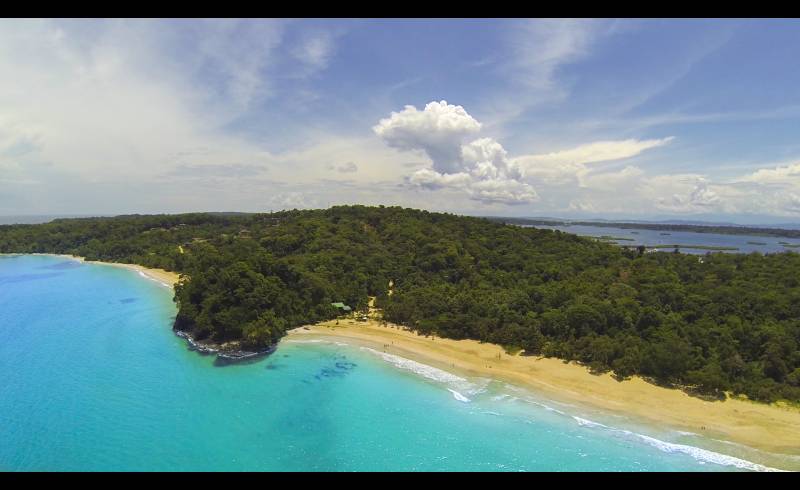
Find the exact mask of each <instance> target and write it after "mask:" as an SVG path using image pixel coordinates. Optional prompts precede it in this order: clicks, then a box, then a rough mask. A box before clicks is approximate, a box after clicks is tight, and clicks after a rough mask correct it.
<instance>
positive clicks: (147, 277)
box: [137, 271, 172, 288]
mask: <svg viewBox="0 0 800 490" xmlns="http://www.w3.org/2000/svg"><path fill="white" fill-rule="evenodd" d="M137 272H138V273H139V275H140V276H142V277H144V278H145V279H149V280H151V281H155V282H157V283H159V284H161V285H162V286H164V287H165V288H169V287H172V286H170V285H169V284H167V283H165V282H161V281H159V280H158V279H156V278H155V277H151V276H148V275H147V274H145V273H144V272H142V271H137Z"/></svg>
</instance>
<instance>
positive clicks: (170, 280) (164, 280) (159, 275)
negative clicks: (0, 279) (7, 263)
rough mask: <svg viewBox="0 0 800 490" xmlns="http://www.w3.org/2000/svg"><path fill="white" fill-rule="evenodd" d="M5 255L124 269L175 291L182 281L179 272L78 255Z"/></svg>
mask: <svg viewBox="0 0 800 490" xmlns="http://www.w3.org/2000/svg"><path fill="white" fill-rule="evenodd" d="M3 255H45V256H48V257H63V258H65V259H70V260H77V261H78V262H83V263H86V264H98V265H111V266H114V267H122V268H125V269H130V270H132V271H136V272H138V273H139V274H141V275H142V276H143V277H145V278H147V279H150V280H152V281H156V282H158V283H160V284H161V285H162V286H165V287H168V288H170V289H174V287H175V284H177V283H178V281H179V280H180V274H178V273H177V272H171V271H167V270H164V269H153V268H149V267H144V266H142V265H138V264H123V263H121V262H103V261H101V260H86V258H85V257H79V256H77V255H68V254H49V253H10V254H3Z"/></svg>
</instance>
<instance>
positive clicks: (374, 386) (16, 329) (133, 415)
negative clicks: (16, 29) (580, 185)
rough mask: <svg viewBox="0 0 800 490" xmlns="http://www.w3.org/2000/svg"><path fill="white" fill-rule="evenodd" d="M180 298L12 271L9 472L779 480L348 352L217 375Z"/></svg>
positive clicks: (655, 435)
mask: <svg viewBox="0 0 800 490" xmlns="http://www.w3.org/2000/svg"><path fill="white" fill-rule="evenodd" d="M171 296H172V294H171V291H170V290H169V289H167V288H164V287H163V286H162V285H160V284H159V283H157V282H155V281H150V280H147V279H143V278H142V277H141V276H140V275H138V274H137V273H136V272H133V271H130V270H126V269H121V268H116V267H109V266H102V265H93V264H81V263H78V262H73V261H68V260H65V259H63V258H58V257H47V256H0V393H1V394H2V396H0V440H1V441H2V444H0V470H334V471H336V470H346V471H352V470H498V471H519V470H529V471H530V470H557V471H567V470H575V471H584V470H587V471H588V470H601V471H602V470H607V471H620V470H621V471H652V470H667V471H671V470H677V471H726V470H742V469H764V468H762V467H760V466H758V465H754V464H752V463H749V462H748V461H746V460H747V459H751V460H752V459H754V458H753V456H754V455H756V456H759V454H757V453H755V452H753V451H752V450H748V449H746V448H742V447H739V446H734V445H730V444H724V443H712V442H711V441H707V440H704V439H703V438H700V437H699V436H696V435H692V434H686V433H679V432H676V431H672V430H668V429H659V428H653V427H641V426H636V425H635V424H633V422H631V421H630V420H627V419H624V418H619V417H612V416H604V415H603V414H600V413H594V412H591V411H588V410H586V409H583V408H580V407H575V406H568V405H563V404H558V403H555V402H552V401H548V400H545V399H540V398H537V396H536V395H535V394H534V393H530V392H527V391H525V390H521V389H519V388H516V387H513V386H509V385H506V384H504V383H501V382H497V381H492V380H488V379H467V378H465V377H463V376H460V375H458V374H455V373H447V372H445V371H441V370H439V369H436V368H433V367H430V366H424V365H422V364H418V363H415V362H413V361H410V360H407V359H403V358H400V357H397V356H391V355H388V354H384V353H382V352H378V351H374V350H371V349H367V348H362V347H357V346H350V345H346V344H342V343H337V342H321V341H315V342H309V341H295V340H285V341H284V342H282V343H281V346H280V347H279V348H278V350H277V351H276V352H275V353H274V354H272V355H271V356H269V357H267V358H264V359H262V360H260V361H258V362H254V363H250V364H242V365H231V366H225V367H218V366H215V365H214V362H213V361H214V358H213V357H212V356H201V355H199V354H197V353H195V352H191V351H189V350H188V349H187V347H186V343H185V341H184V340H182V339H180V338H178V337H176V336H175V335H173V333H172V331H171V328H170V327H171V323H172V320H173V318H174V315H175V306H174V304H173V303H172V300H171ZM701 443H702V444H701ZM696 445H703V446H704V447H706V448H711V449H714V451H716V452H709V451H707V450H699V449H697V448H696V447H694V446H696ZM720 452H724V453H725V454H726V455H724V456H723V455H722V454H720ZM732 456H733V457H732ZM760 456H763V455H760ZM737 458H739V459H737ZM765 458H766V457H762V458H761V459H762V462H768V463H769V464H771V465H773V466H775V465H777V466H781V465H782V467H786V465H791V464H795V461H794V460H792V459H791V458H783V457H774V458H766V459H765ZM756 459H757V458H756ZM767 460H768V461H767Z"/></svg>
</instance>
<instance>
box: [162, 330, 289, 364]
mask: <svg viewBox="0 0 800 490" xmlns="http://www.w3.org/2000/svg"><path fill="white" fill-rule="evenodd" d="M175 335H177V336H178V337H180V338H182V339H186V341H187V342H188V344H189V350H193V351H196V352H198V353H200V354H203V355H212V354H216V356H217V358H216V359H215V360H214V364H215V365H217V366H225V365H228V364H236V363H241V362H246V361H254V360H258V359H260V358H262V357H264V356H267V355H269V354H272V353H273V352H275V349H277V347H278V346H277V345H270V346H267V347H265V348H264V349H259V350H256V351H249V350H242V349H238V348H231V347H230V345H231V344H227V345H226V344H222V345H220V344H211V343H204V342H200V341H198V340H195V339H194V338H193V337H192V336H191V334H189V333H188V332H185V331H183V330H175ZM236 345H237V346H238V344H236Z"/></svg>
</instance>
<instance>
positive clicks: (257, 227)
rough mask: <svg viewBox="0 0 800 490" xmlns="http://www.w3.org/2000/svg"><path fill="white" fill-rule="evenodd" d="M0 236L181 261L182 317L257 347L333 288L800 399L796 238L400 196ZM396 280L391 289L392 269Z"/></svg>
mask: <svg viewBox="0 0 800 490" xmlns="http://www.w3.org/2000/svg"><path fill="white" fill-rule="evenodd" d="M0 252H5V253H37V252H38V253H61V254H74V255H78V256H82V257H86V258H87V259H89V260H102V261H110V262H129V263H137V264H141V265H144V266H147V267H157V268H164V269H167V270H172V271H177V272H179V273H181V275H182V280H181V281H180V282H179V284H178V285H177V286H176V288H175V301H176V302H177V305H178V314H177V318H176V321H175V328H177V329H181V330H186V331H189V332H191V333H192V335H193V336H194V337H195V338H197V339H199V340H202V339H209V340H212V341H215V342H224V341H228V340H239V341H241V342H242V343H244V344H245V345H248V346H254V347H261V346H265V345H269V344H272V343H275V342H277V341H278V340H279V339H280V338H281V337H282V336H283V335H284V334H285V332H286V330H287V329H290V328H293V327H296V326H300V325H303V324H307V323H313V322H317V321H321V320H325V319H330V318H334V317H335V316H336V315H337V314H338V312H337V310H336V309H335V308H334V307H332V306H331V303H332V302H344V303H346V304H348V305H351V306H353V307H354V308H356V309H358V308H364V307H365V306H366V304H367V301H368V296H376V297H377V301H376V306H378V307H380V308H381V309H382V310H383V312H384V317H385V318H386V319H387V320H388V321H391V322H395V323H398V324H401V325H405V326H407V327H409V328H411V329H414V330H416V331H418V332H420V333H425V334H430V333H433V334H437V335H440V336H443V337H448V338H454V339H462V338H470V339H477V340H481V341H487V342H493V343H498V344H501V345H504V346H506V347H508V348H509V349H514V350H519V349H523V350H524V353H526V354H533V355H544V356H552V357H558V358H561V359H564V360H574V361H578V362H581V363H584V364H586V365H587V366H589V367H591V369H593V370H595V371H598V372H608V371H611V372H613V373H614V374H615V375H616V376H618V377H620V378H624V377H627V376H631V375H634V374H636V375H641V376H644V377H646V378H649V379H652V380H653V381H655V382H658V383H661V384H664V385H671V386H679V387H683V388H685V389H689V390H693V391H697V392H701V393H708V394H712V395H717V396H719V395H721V394H722V393H723V392H725V391H730V392H734V393H740V394H745V395H747V396H748V397H751V398H753V399H757V400H762V401H774V400H777V399H788V400H792V401H795V402H798V401H800V349H799V348H798V346H799V344H800V254H797V253H794V252H785V253H780V254H768V255H762V254H759V253H752V254H748V255H744V254H722V253H713V254H707V255H705V256H703V257H702V259H703V260H702V261H701V260H698V256H696V255H684V254H675V253H669V252H656V253H647V254H642V253H640V252H637V251H636V250H626V249H623V248H620V247H617V246H615V245H611V244H606V243H602V242H599V241H596V240H591V239H589V238H583V237H579V236H576V235H572V234H568V233H563V232H559V231H552V230H544V229H536V228H522V227H518V226H511V225H506V224H503V223H498V222H492V221H489V220H486V219H482V218H473V217H464V216H455V215H450V214H443V213H432V212H427V211H420V210H413V209H402V208H398V207H383V206H380V207H366V206H336V207H332V208H330V209H325V210H304V211H298V210H294V211H282V212H277V213H269V214H203V213H195V214H181V215H151V216H141V215H130V216H118V217H113V218H80V219H59V220H55V221H53V222H50V223H46V224H39V225H5V226H0ZM390 281H392V282H393V288H392V290H393V294H391V295H388V294H387V291H388V284H389V282H390Z"/></svg>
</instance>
